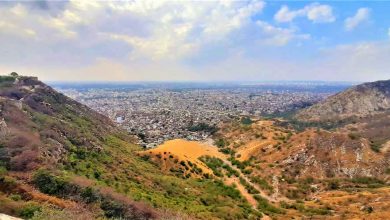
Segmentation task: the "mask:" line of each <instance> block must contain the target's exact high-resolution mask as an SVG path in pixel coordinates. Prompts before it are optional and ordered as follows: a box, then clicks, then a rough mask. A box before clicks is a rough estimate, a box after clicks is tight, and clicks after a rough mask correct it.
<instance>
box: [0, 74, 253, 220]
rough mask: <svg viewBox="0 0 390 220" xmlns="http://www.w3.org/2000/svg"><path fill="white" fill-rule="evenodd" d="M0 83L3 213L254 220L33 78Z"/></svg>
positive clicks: (213, 185) (229, 190) (217, 185)
mask: <svg viewBox="0 0 390 220" xmlns="http://www.w3.org/2000/svg"><path fill="white" fill-rule="evenodd" d="M1 81H2V84H1V87H0V109H1V111H0V125H1V126H0V135H1V143H0V146H1V147H0V157H1V167H0V170H1V172H0V175H1V177H0V181H1V183H0V186H1V187H0V212H2V213H6V214H10V215H14V216H19V217H23V218H33V219H34V218H36V219H51V216H58V218H57V219H61V218H60V216H63V218H62V219H69V218H71V219H72V217H71V216H73V219H80V218H81V219H96V218H112V217H115V218H125V219H144V218H172V216H176V217H180V218H192V217H196V218H200V219H210V218H223V219H244V218H251V217H255V216H259V213H257V212H255V211H254V210H253V209H252V208H251V207H250V205H249V204H248V203H247V202H246V200H245V199H244V198H242V196H241V195H240V193H237V190H236V189H234V188H233V187H229V186H226V185H224V184H223V183H222V182H220V181H217V180H214V179H195V178H187V179H186V178H182V177H176V176H175V175H174V174H170V173H164V172H162V171H161V170H160V169H159V167H157V166H155V165H154V164H152V163H150V162H148V161H145V159H144V158H142V157H140V156H138V154H137V152H138V151H140V150H141V148H139V147H138V146H136V145H134V144H132V142H133V138H132V137H131V136H129V135H127V134H124V133H123V131H121V130H120V129H118V128H116V127H115V126H114V125H113V124H112V123H111V122H110V120H109V119H108V118H106V117H104V116H102V115H100V114H98V113H96V112H95V111H93V110H91V109H89V108H88V107H86V106H84V105H82V104H80V103H77V102H75V101H73V100H71V99H69V98H67V97H66V96H64V95H62V94H60V93H57V92H56V91H55V90H53V89H52V88H50V87H49V86H47V85H45V84H43V83H42V82H40V81H38V80H37V79H36V78H33V77H2V78H1ZM76 216H77V217H76Z"/></svg>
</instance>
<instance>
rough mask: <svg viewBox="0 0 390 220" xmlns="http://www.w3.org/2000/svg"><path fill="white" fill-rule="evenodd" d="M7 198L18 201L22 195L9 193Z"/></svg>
mask: <svg viewBox="0 0 390 220" xmlns="http://www.w3.org/2000/svg"><path fill="white" fill-rule="evenodd" d="M9 198H10V199H12V200H14V201H20V200H22V196H21V195H18V194H11V195H9Z"/></svg>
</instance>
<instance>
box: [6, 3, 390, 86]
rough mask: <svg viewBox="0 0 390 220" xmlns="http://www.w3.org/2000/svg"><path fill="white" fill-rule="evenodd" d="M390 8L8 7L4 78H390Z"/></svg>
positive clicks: (380, 5) (286, 5)
mask: <svg viewBox="0 0 390 220" xmlns="http://www.w3.org/2000/svg"><path fill="white" fill-rule="evenodd" d="M388 11H390V2H386V1H381V2H369V1H367V2H364V1H359V2H352V1H330V2H321V1H319V2H316V1H256V0H255V1H207V2H206V1H205V2H194V1H184V2H180V1H126V2H125V1H112V2H111V1H74V0H70V1H31V2H17V1H16V2H13V1H6V2H0V13H1V14H2V15H3V16H2V18H1V20H0V40H1V42H2V45H1V47H0V57H1V58H2V59H1V61H0V73H2V74H6V73H9V72H12V71H15V72H18V73H20V74H23V75H35V76H38V77H39V78H40V79H41V80H43V81H48V82H49V81H69V82H75V81H86V82H89V81H112V82H130V81H132V82H139V81H142V82H144V81H168V82H172V81H180V82H181V81H185V82H200V81H201V82H215V81H229V82H230V81H232V82H235V81H245V82H248V81H249V82H253V81H255V82H258V81H337V82H339V81H342V82H344V81H347V82H350V81H352V82H368V81H376V80H385V79H390V62H389V60H390V22H389V20H390V14H388Z"/></svg>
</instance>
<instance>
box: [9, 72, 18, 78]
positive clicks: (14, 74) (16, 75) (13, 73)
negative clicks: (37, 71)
mask: <svg viewBox="0 0 390 220" xmlns="http://www.w3.org/2000/svg"><path fill="white" fill-rule="evenodd" d="M9 75H11V76H13V77H18V76H19V74H18V73H16V72H12V73H10V74H9Z"/></svg>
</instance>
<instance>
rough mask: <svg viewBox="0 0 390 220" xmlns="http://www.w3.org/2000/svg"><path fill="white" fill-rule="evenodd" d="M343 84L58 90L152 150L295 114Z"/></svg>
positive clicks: (62, 88)
mask: <svg viewBox="0 0 390 220" xmlns="http://www.w3.org/2000/svg"><path fill="white" fill-rule="evenodd" d="M55 86H56V85H55ZM57 86H58V85H57ZM343 86H344V85H338V84H336V85H332V84H328V85H325V86H324V85H322V84H318V85H311V86H309V85H308V84H307V83H300V84H293V83H290V84H276V83H273V84H260V85H250V86H248V85H239V84H237V85H229V86H226V85H224V86H216V85H207V86H206V85H203V84H200V85H197V86H191V87H190V88H188V87H186V86H185V85H181V84H174V83H173V84H169V85H160V84H159V85H153V84H150V85H147V86H135V85H132V86H131V88H123V86H112V85H111V86H107V85H105V86H104V85H101V86H97V85H94V86H90V87H89V88H88V86H86V87H83V89H78V88H77V87H73V88H72V87H69V86H62V87H61V85H59V86H58V89H59V90H60V91H61V92H63V93H65V94H66V95H68V96H69V97H71V98H73V99H75V100H77V101H80V102H81V103H83V104H85V105H87V106H89V107H91V108H92V109H94V110H96V111H98V112H100V113H102V114H104V115H106V116H108V117H109V118H110V119H112V120H113V121H115V122H116V123H118V124H120V125H121V126H122V127H123V128H125V129H126V130H127V131H128V132H129V133H131V134H134V135H136V136H138V137H139V142H138V143H139V144H140V145H141V146H143V147H145V148H153V147H156V146H158V145H160V144H161V143H163V142H165V141H167V140H171V139H177V138H183V139H187V140H205V139H206V138H208V137H209V136H210V135H211V134H212V133H213V131H215V128H216V127H217V126H218V124H219V123H220V122H223V121H228V120H231V119H233V118H237V117H240V116H246V117H260V116H266V115H271V114H276V113H283V112H290V111H294V110H297V109H300V108H303V107H306V106H308V105H311V104H313V103H316V102H318V101H320V100H322V99H324V98H326V97H327V96H329V95H330V94H333V93H334V92H336V91H338V90H339V89H341V88H342V87H343ZM86 88H87V89H86Z"/></svg>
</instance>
